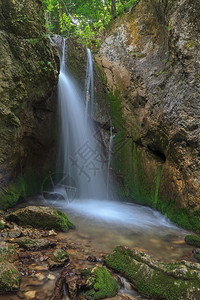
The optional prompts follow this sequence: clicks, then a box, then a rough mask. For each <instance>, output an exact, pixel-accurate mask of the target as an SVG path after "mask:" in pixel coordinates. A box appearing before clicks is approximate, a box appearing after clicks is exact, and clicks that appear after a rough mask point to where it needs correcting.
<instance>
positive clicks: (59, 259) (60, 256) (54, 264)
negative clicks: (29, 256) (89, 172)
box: [48, 249, 69, 269]
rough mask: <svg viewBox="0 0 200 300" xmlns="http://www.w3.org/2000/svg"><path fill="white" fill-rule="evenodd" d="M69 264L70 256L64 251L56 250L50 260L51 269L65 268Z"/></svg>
mask: <svg viewBox="0 0 200 300" xmlns="http://www.w3.org/2000/svg"><path fill="white" fill-rule="evenodd" d="M67 262H69V254H68V253H67V252H66V251H64V250H62V249H56V250H55V251H54V252H53V253H52V255H51V256H50V257H49V259H48V264H49V269H54V268H58V267H61V266H64V265H65V264H66V263H67Z"/></svg>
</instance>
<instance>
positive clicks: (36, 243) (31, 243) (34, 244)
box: [11, 237, 56, 251]
mask: <svg viewBox="0 0 200 300" xmlns="http://www.w3.org/2000/svg"><path fill="white" fill-rule="evenodd" d="M11 242H12V243H17V244H18V245H19V246H20V247H22V248H24V249H27V250H32V251H34V250H41V249H47V248H51V247H54V246H55V245H56V243H55V242H54V241H50V240H45V239H29V238H26V237H21V238H18V239H12V240H11Z"/></svg>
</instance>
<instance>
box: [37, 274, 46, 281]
mask: <svg viewBox="0 0 200 300" xmlns="http://www.w3.org/2000/svg"><path fill="white" fill-rule="evenodd" d="M35 277H37V279H38V280H40V281H42V280H44V279H45V278H46V277H45V276H44V275H43V274H42V273H36V274H35Z"/></svg>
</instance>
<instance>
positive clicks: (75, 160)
mask: <svg viewBox="0 0 200 300" xmlns="http://www.w3.org/2000/svg"><path fill="white" fill-rule="evenodd" d="M65 50H66V49H65V41H64V45H63V55H62V60H61V70H60V76H59V83H58V95H59V117H60V126H59V127H60V128H59V130H60V147H59V159H58V171H59V173H62V174H63V176H64V177H65V178H66V182H65V183H64V185H65V186H67V187H68V186H70V185H71V182H70V180H71V181H73V182H75V186H76V188H77V191H78V197H79V198H87V199H88V198H89V199H102V198H104V199H105V197H106V184H105V180H104V169H106V161H105V159H104V157H103V156H102V154H101V151H100V145H99V142H98V140H97V139H95V130H94V127H93V124H92V122H91V121H89V119H88V118H85V107H84V104H83V101H82V99H81V96H80V94H81V93H80V92H79V90H78V88H77V86H76V85H75V83H74V82H73V79H72V77H71V76H70V74H69V73H68V71H67V70H66V67H65V66H66V63H65ZM88 53H89V54H90V55H88V58H89V63H88V66H89V67H88V72H87V73H88V74H87V76H88V80H87V89H86V99H87V98H88V97H89V90H90V94H91V96H90V98H91V99H92V97H93V96H92V94H93V92H92V90H93V88H92V85H93V76H92V75H91V72H92V64H91V61H90V60H91V52H90V51H88ZM90 88H91V89H90ZM88 99H89V98H88ZM87 102H88V101H86V103H87ZM62 183H63V182H62Z"/></svg>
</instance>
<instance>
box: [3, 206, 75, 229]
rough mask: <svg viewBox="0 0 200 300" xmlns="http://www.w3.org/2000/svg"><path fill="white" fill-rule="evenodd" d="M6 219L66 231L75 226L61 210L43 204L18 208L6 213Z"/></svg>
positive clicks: (20, 223) (21, 223)
mask: <svg viewBox="0 0 200 300" xmlns="http://www.w3.org/2000/svg"><path fill="white" fill-rule="evenodd" d="M6 220H8V221H11V222H15V223H17V224H19V225H31V226H33V227H36V228H44V229H55V230H59V231H68V230H69V229H73V228H74V227H75V226H74V225H73V224H72V223H71V222H70V221H69V219H68V218H67V216H66V215H65V214H64V213H63V212H61V211H59V210H56V209H54V208H51V207H44V206H28V207H26V208H22V209H19V210H17V211H15V212H12V213H10V214H9V215H7V216H6Z"/></svg>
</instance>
